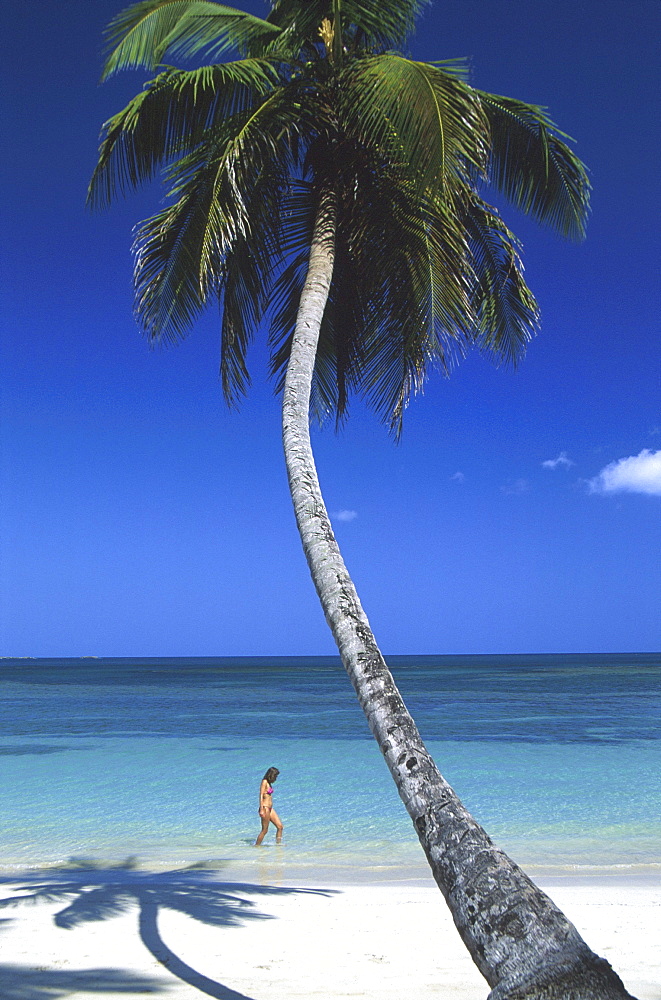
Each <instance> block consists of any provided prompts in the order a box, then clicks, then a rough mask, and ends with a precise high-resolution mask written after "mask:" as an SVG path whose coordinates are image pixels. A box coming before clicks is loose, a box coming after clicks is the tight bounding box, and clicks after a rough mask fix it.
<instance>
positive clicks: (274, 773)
mask: <svg viewBox="0 0 661 1000" xmlns="http://www.w3.org/2000/svg"><path fill="white" fill-rule="evenodd" d="M279 774H280V772H279V771H278V769H277V767H270V768H269V769H268V771H267V772H266V774H265V775H264V781H268V783H269V785H270V784H271V782H272V781H275V779H276V778H277V777H278V775H279Z"/></svg>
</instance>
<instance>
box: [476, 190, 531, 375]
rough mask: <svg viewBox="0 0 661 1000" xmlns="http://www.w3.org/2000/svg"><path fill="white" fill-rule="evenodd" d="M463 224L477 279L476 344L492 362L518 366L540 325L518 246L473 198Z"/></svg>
mask: <svg viewBox="0 0 661 1000" xmlns="http://www.w3.org/2000/svg"><path fill="white" fill-rule="evenodd" d="M464 224H465V226H466V230H467V233H468V235H469V239H470V249H471V264H472V270H473V273H474V275H475V286H474V288H473V291H472V294H471V297H472V300H473V302H474V306H475V310H476V313H477V327H476V330H475V334H476V337H475V342H476V344H477V346H478V347H479V348H480V349H481V350H484V351H487V352H488V353H489V354H491V355H492V357H493V358H494V360H495V361H496V362H502V361H504V362H506V363H511V364H514V365H516V364H517V362H518V361H519V360H520V359H521V358H522V356H523V354H524V353H525V350H526V348H527V346H528V343H529V342H530V340H531V339H532V337H533V336H534V334H535V332H536V330H537V326H538V322H539V309H538V306H537V302H536V301H535V298H534V296H533V294H532V292H531V291H530V289H529V288H528V285H527V284H526V282H525V280H524V277H523V265H522V263H521V258H520V256H519V251H520V246H519V243H518V241H517V239H516V237H515V236H514V234H513V233H512V232H510V230H509V229H508V227H507V226H506V225H505V223H504V222H503V221H502V219H501V218H500V216H499V215H498V213H497V212H496V211H495V209H493V208H492V207H491V206H490V205H487V204H486V203H485V202H483V201H482V200H481V199H479V198H477V197H474V198H472V199H470V201H468V202H467V204H466V213H465V217H464Z"/></svg>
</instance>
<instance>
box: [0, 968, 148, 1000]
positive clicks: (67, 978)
mask: <svg viewBox="0 0 661 1000" xmlns="http://www.w3.org/2000/svg"><path fill="white" fill-rule="evenodd" d="M165 990H167V986H165V985H164V984H163V983H162V982H159V981H158V980H156V979H152V978H151V977H149V976H140V975H135V974H134V973H131V972H124V971H122V970H121V969H34V968H29V967H27V966H22V965H0V996H1V997H2V998H3V1000H58V998H60V997H68V996H70V995H71V994H72V993H82V992H85V993H99V994H102V993H112V994H113V995H116V994H117V993H133V994H135V993H144V994H156V993H162V992H164V991H165Z"/></svg>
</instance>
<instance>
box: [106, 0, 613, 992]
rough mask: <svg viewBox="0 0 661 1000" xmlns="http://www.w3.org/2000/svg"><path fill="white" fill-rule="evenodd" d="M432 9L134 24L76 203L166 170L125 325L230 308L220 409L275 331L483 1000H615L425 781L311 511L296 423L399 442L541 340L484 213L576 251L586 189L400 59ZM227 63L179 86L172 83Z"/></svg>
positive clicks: (184, 4)
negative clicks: (434, 409)
mask: <svg viewBox="0 0 661 1000" xmlns="http://www.w3.org/2000/svg"><path fill="white" fill-rule="evenodd" d="M423 6H424V2H423V0H273V2H272V3H271V9H270V12H269V13H268V15H267V17H266V18H265V19H260V18H257V17H255V16H253V15H249V14H246V13H244V12H241V11H238V10H236V9H234V8H230V7H227V6H223V5H220V4H216V3H214V2H211V0H143V2H141V3H138V4H136V5H134V6H132V7H130V8H128V10H126V11H124V12H123V13H121V14H120V15H118V17H117V18H116V19H115V20H114V21H113V22H112V24H111V25H110V28H109V55H108V59H107V63H106V67H105V76H108V75H110V74H113V73H115V72H117V71H120V70H126V69H131V68H134V67H138V66H139V67H146V68H148V69H150V70H152V71H155V70H157V69H158V68H159V67H160V68H161V69H160V72H158V73H157V75H156V76H155V77H154V79H153V80H151V82H149V83H148V84H147V85H146V86H145V88H144V90H143V91H142V92H141V93H139V94H138V95H137V96H136V97H135V98H134V99H133V100H132V101H131V102H130V103H129V104H128V106H127V107H126V108H125V109H124V110H123V111H121V112H119V114H117V115H115V116H114V117H113V118H111V119H110V121H109V122H107V123H106V125H105V128H104V133H103V136H102V143H101V148H100V153H99V160H98V165H97V168H96V170H95V172H94V175H93V178H92V182H91V187H90V200H91V202H92V204H93V205H98V206H101V205H105V204H107V203H108V202H110V201H111V200H112V199H113V198H114V197H116V196H117V195H118V194H119V193H122V192H123V191H125V190H127V189H130V188H133V187H135V186H136V185H138V184H141V183H143V182H144V181H146V180H148V179H150V178H152V177H153V176H154V174H155V173H156V172H157V171H159V170H162V171H163V172H164V176H165V180H166V183H167V185H168V201H167V204H166V207H164V208H163V209H162V210H161V211H159V212H158V213H157V214H156V215H154V216H152V217H151V218H149V219H147V220H146V221H145V222H144V223H142V225H141V226H140V227H139V229H138V232H137V238H136V242H135V254H136V263H135V289H136V300H135V301H136V316H137V319H138V322H139V324H140V325H141V327H142V329H143V330H144V332H145V333H146V335H147V336H148V337H149V339H150V340H152V341H158V340H176V339H178V338H179V337H180V336H182V335H184V334H185V333H186V332H187V331H188V329H189V328H190V326H191V324H192V323H193V321H194V320H195V318H196V316H197V315H198V314H199V312H200V311H201V310H202V309H203V307H204V306H205V305H206V304H207V303H208V302H209V301H210V300H212V299H219V300H220V303H221V306H222V329H221V376H222V385H223V391H224V393H225V397H226V399H227V401H228V403H229V404H231V405H234V404H236V403H237V402H238V400H239V399H240V397H241V395H242V394H243V393H244V392H246V391H247V388H248V385H249V375H248V371H247V367H246V350H247V346H248V344H249V342H250V338H251V336H252V334H253V333H254V331H255V330H256V329H257V328H258V327H259V326H260V323H261V322H262V320H263V319H264V317H265V316H268V318H269V320H270V330H271V333H270V346H271V367H272V373H273V375H274V377H275V380H276V387H277V389H278V390H279V391H281V392H282V424H283V441H284V451H285V459H286V464H287V471H288V476H289V484H290V489H291V495H292V499H293V504H294V510H295V514H296V519H297V523H298V528H299V531H300V535H301V539H302V543H303V548H304V551H305V555H306V558H307V561H308V565H309V568H310V572H311V575H312V578H313V581H314V584H315V587H316V589H317V593H318V595H319V598H320V601H321V604H322V606H323V609H324V613H325V615H326V619H327V621H328V624H329V626H330V628H331V630H332V633H333V636H334V638H335V641H336V642H337V645H338V648H339V651H340V655H341V658H342V662H343V664H344V666H345V668H346V670H347V672H348V674H349V676H350V678H351V681H352V683H353V686H354V688H355V690H356V694H357V696H358V700H359V702H360V704H361V706H362V708H363V710H364V712H365V714H366V716H367V720H368V723H369V725H370V728H371V730H372V733H373V735H374V737H375V738H376V740H377V742H378V745H379V747H380V749H381V751H382V753H383V756H384V758H385V760H386V763H387V765H388V768H389V769H390V772H391V775H392V777H393V778H394V780H395V783H396V785H397V788H398V790H399V794H400V796H401V798H402V800H403V802H404V805H405V806H406V808H407V810H408V812H409V815H410V816H411V819H412V821H413V824H414V827H415V829H416V832H417V834H418V837H419V839H420V842H421V844H422V847H423V850H424V851H425V854H426V856H427V859H428V861H429V864H430V866H431V869H432V872H433V875H434V878H435V880H436V882H437V883H438V885H439V887H440V889H441V891H442V893H443V895H444V897H445V899H446V900H447V902H448V904H449V906H450V909H451V911H452V914H453V917H454V920H455V923H456V926H457V928H458V930H459V933H460V934H461V936H462V938H463V940H464V943H465V944H466V947H467V948H468V950H469V952H470V954H471V956H472V958H473V960H474V961H475V963H476V965H477V966H478V968H479V969H480V971H481V972H482V974H483V975H484V977H485V978H486V980H487V982H488V983H489V985H490V986H491V987H492V992H491V994H490V1000H505V998H507V1000H523V998H533V997H534V998H542V997H544V998H547V997H548V998H563V1000H570V998H579V997H580V998H581V1000H588V998H595V1000H596V998H599V1000H605V998H616V997H617V998H623V997H627V996H628V994H627V993H626V991H625V989H624V986H623V985H622V983H621V981H620V979H619V978H618V977H617V975H616V974H615V973H614V972H613V971H612V969H611V968H610V966H609V964H608V963H607V962H606V961H604V960H603V959H600V958H598V957H597V956H596V955H595V954H594V953H593V952H592V951H591V950H590V949H589V948H588V946H587V945H586V944H585V943H584V942H583V940H582V939H581V937H580V936H579V934H578V932H577V931H576V929H575V928H574V927H573V925H572V924H571V923H570V922H569V921H568V920H567V919H566V918H565V917H564V915H563V914H562V913H561V912H560V911H559V910H558V909H557V907H556V906H555V905H554V904H553V903H552V901H551V900H550V899H549V898H548V897H547V896H546V895H545V894H544V893H542V892H541V891H540V890H539V889H538V888H537V887H536V886H535V885H534V884H533V883H532V882H531V881H530V879H529V878H528V877H527V876H526V875H525V873H524V872H522V871H521V869H520V868H519V867H518V866H517V865H516V864H515V863H514V862H513V861H511V860H510V859H509V858H508V857H507V856H506V855H505V854H504V853H503V852H502V851H501V850H500V849H498V848H497V847H496V846H495V845H494V844H493V843H492V841H491V840H490V838H489V837H488V836H487V834H486V833H485V831H484V830H483V829H482V828H481V827H480V826H479V824H478V823H477V822H476V821H475V820H474V819H473V818H472V816H471V815H470V814H469V813H468V812H467V810H466V809H465V808H464V806H463V805H462V803H461V802H460V800H459V799H458V797H457V795H456V794H455V792H454V791H453V790H452V789H451V788H450V786H449V785H448V783H447V782H446V781H445V780H444V778H443V777H442V775H441V774H440V773H439V770H438V768H437V767H436V765H435V763H434V762H433V760H432V759H431V757H430V755H429V753H428V751H427V750H426V748H425V746H424V744H423V742H422V740H421V738H420V734H419V733H418V730H417V728H416V726H415V723H414V721H413V719H412V718H411V716H410V715H409V713H408V711H407V709H406V707H405V705H404V702H403V701H402V698H401V696H400V694H399V691H398V690H397V687H396V686H395V683H394V681H393V678H392V676H391V674H390V672H389V670H388V668H387V666H386V663H385V661H384V658H383V656H382V654H381V652H380V650H379V648H378V646H377V643H376V640H375V638H374V636H373V634H372V631H371V629H370V626H369V622H368V619H367V617H366V615H365V612H364V611H363V608H362V606H361V604H360V601H359V598H358V595H357V593H356V590H355V587H354V585H353V583H352V581H351V578H350V576H349V574H348V572H347V569H346V567H345V565H344V562H343V560H342V556H341V554H340V551H339V548H338V546H337V542H336V540H335V537H334V534H333V530H332V527H331V523H330V519H329V517H328V513H327V511H326V508H325V505H324V501H323V497H322V494H321V490H320V487H319V482H318V478H317V473H316V469H315V463H314V458H313V455H312V450H311V445H310V435H309V423H310V417H311V416H313V417H315V418H317V419H322V420H323V419H324V418H326V417H328V416H333V417H334V418H335V420H336V422H341V421H342V420H343V419H344V418H345V417H346V415H347V413H348V406H349V402H350V399H351V397H352V396H355V395H358V394H359V395H361V396H362V397H363V398H364V399H366V400H367V402H368V404H370V405H371V406H372V407H373V408H374V409H375V410H376V412H377V413H378V415H379V416H380V417H381V418H382V419H383V420H384V421H385V422H386V424H387V425H388V426H389V427H390V429H391V430H392V432H393V433H394V434H395V435H398V434H399V433H400V431H401V425H402V419H403V414H404V410H405V407H406V405H407V402H408V400H409V397H410V395H411V394H412V393H415V392H416V391H417V390H419V389H420V388H421V387H422V385H423V383H424V380H425V378H426V376H427V375H428V373H429V371H430V370H431V369H433V368H435V367H436V368H440V370H441V371H444V372H448V371H449V370H450V368H451V366H452V364H453V363H454V362H455V361H456V360H457V359H458V358H460V357H461V356H462V355H464V354H465V353H466V351H467V350H469V349H470V348H473V347H477V348H478V349H480V350H483V351H485V352H486V353H487V354H491V355H493V356H494V357H495V358H496V359H497V360H504V361H510V362H516V361H517V360H518V359H519V358H520V357H521V356H522V354H523V352H524V350H525V347H526V344H527V342H528V341H529V339H530V337H531V336H532V334H533V332H534V330H535V327H536V324H537V319H538V316H537V306H536V303H535V300H534V298H533V296H532V293H531V292H530V290H529V289H528V287H527V285H526V283H525V281H524V279H523V275H522V269H521V264H520V260H519V255H518V244H517V242H516V239H515V237H514V236H513V234H512V233H511V232H510V230H509V229H508V228H507V226H506V225H505V223H504V222H503V221H502V219H501V217H500V215H499V214H498V212H497V211H496V209H495V208H493V207H492V206H491V205H490V204H489V203H488V202H487V201H486V200H485V199H484V197H483V192H484V190H485V189H486V187H487V186H488V185H489V184H491V185H493V186H494V187H495V188H497V189H499V190H500V191H501V192H503V193H504V194H505V195H506V196H507V198H508V199H509V200H510V201H511V202H512V203H513V204H514V205H515V206H517V207H518V208H520V209H522V210H524V211H525V212H527V213H528V214H530V215H531V216H532V217H534V218H535V219H537V220H538V221H539V222H541V223H544V224H548V225H550V226H552V227H553V228H555V229H556V230H557V231H559V232H560V233H561V234H562V235H565V236H568V237H581V236H582V235H583V230H584V224H585V219H586V214H587V205H588V191H589V185H588V181H587V176H586V172H585V169H584V167H583V165H582V164H581V162H580V160H578V158H577V157H576V156H575V155H574V153H573V152H572V150H571V149H570V147H569V145H568V143H567V142H566V141H565V140H566V139H567V136H564V135H563V133H561V132H559V131H558V129H557V128H556V127H555V126H554V124H553V122H552V121H551V120H550V119H549V118H548V117H547V115H546V114H545V112H544V111H543V110H542V109H541V108H539V107H537V106H534V105H530V104H525V103H523V102H521V101H517V100H513V99H510V98H505V97H501V96H498V95H493V94H488V93H484V92H482V91H479V90H476V89H475V88H472V87H471V86H470V85H469V82H468V79H467V74H466V68H465V66H464V65H463V64H462V63H461V62H458V61H449V62H443V63H420V62H417V61H415V60H413V59H411V58H408V57H405V56H404V55H402V54H400V52H398V51H397V50H396V47H399V48H400V49H401V47H402V45H403V44H404V42H405V40H406V38H407V37H408V36H409V34H410V33H411V31H412V29H413V26H414V22H415V20H416V17H417V15H418V14H419V13H420V11H421V9H422V7H423ZM230 51H233V52H235V53H236V54H237V55H238V58H237V59H236V60H228V61H214V62H212V63H210V64H208V65H203V66H202V67H197V68H193V69H188V70H184V69H175V68H172V67H171V66H169V65H165V60H166V59H182V60H186V59H191V60H196V61H198V62H199V61H200V59H201V58H202V57H204V58H206V59H214V60H216V59H218V58H219V57H220V56H221V55H222V54H223V53H225V52H230Z"/></svg>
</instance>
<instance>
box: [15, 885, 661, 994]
mask: <svg viewBox="0 0 661 1000" xmlns="http://www.w3.org/2000/svg"><path fill="white" fill-rule="evenodd" d="M61 875H62V878H63V879H64V878H65V874H64V873H61ZM36 881H37V880H36V879H34V882H35V885H36ZM276 882H277V880H276V881H274V882H273V883H271V884H265V885H264V886H261V887H260V886H254V885H253V886H251V885H250V884H242V883H230V882H223V881H222V880H221V873H219V872H215V873H209V875H208V876H206V875H205V877H204V879H203V885H202V888H201V889H200V888H199V886H198V888H194V889H193V890H192V896H191V891H190V889H189V890H187V889H186V886H185V885H183V884H182V883H181V881H179V882H176V884H174V885H171V886H169V887H168V886H165V887H163V886H162V885H161V886H159V885H158V884H157V883H156V882H154V883H153V884H150V883H149V880H148V879H147V881H146V882H140V884H139V886H138V887H137V888H136V887H135V886H134V887H133V888H131V887H129V888H128V889H126V890H125V889H123V888H122V887H121V886H120V885H114V886H110V885H107V884H106V885H97V886H85V887H84V889H83V891H82V892H78V893H75V892H74V893H73V894H72V895H71V896H70V897H69V898H68V899H67V898H60V899H58V900H51V901H48V900H47V901H42V900H40V901H38V902H33V903H28V902H27V901H25V902H20V903H18V905H16V906H11V907H6V906H4V907H3V911H2V920H0V945H1V948H2V950H1V954H2V961H1V964H0V997H2V1000H57V998H61V997H73V998H75V1000H93V998H94V1000H98V998H100V997H104V998H107V1000H120V998H122V1000H138V998H141V997H144V996H145V995H152V996H154V997H159V996H162V997H163V998H165V1000H197V998H200V997H203V996H211V997H216V998H218V1000H246V998H250V1000H296V998H301V1000H303V998H317V997H319V998H328V1000H348V998H356V997H358V998H365V1000H401V998H402V997H415V998H416V1000H431V998H441V997H442V998H443V1000H484V998H485V997H486V996H487V994H488V986H487V984H486V982H485V981H484V980H483V979H482V977H481V976H480V974H479V973H478V972H477V970H476V969H475V967H474V966H473V963H472V962H471V960H470V958H469V956H468V953H467V952H466V950H465V948H464V946H463V944H462V942H461V940H460V939H459V936H458V934H457V932H456V930H455V929H454V926H453V924H452V921H451V918H450V915H449V912H448V910H447V908H446V906H445V903H444V901H443V899H442V897H441V895H440V893H439V891H438V890H437V889H436V887H435V886H434V884H433V883H432V882H431V881H430V882H429V884H420V885H402V884H399V885H336V886H334V887H332V888H331V887H330V886H324V887H319V888H317V889H316V891H313V890H314V887H313V886H312V885H311V884H310V885H308V886H307V887H305V888H303V889H301V891H297V892H291V891H286V890H288V889H290V888H291V886H287V884H286V883H285V884H284V885H283V884H280V885H278V884H276ZM20 885H22V886H24V887H25V886H26V885H27V883H26V882H23V883H20ZM35 885H32V886H31V887H30V889H29V890H28V891H27V892H26V891H25V888H23V889H19V888H18V886H19V883H17V884H16V885H12V884H5V885H3V886H2V887H1V888H0V897H1V898H2V899H8V898H16V896H17V894H19V893H20V894H21V895H23V894H25V895H26V896H28V897H29V896H30V895H32V894H33V893H34V889H35ZM60 888H61V886H60ZM299 888H300V887H299ZM544 888H545V889H546V890H547V891H548V892H549V894H550V895H551V896H552V898H553V899H555V901H556V902H557V903H558V905H559V906H560V907H561V908H562V909H563V910H564V912H565V913H566V914H567V915H568V916H569V917H570V919H571V920H573V922H574V923H575V924H576V926H577V927H578V929H579V930H580V932H581V933H582V934H583V936H584V938H585V939H586V941H587V942H588V943H589V945H590V946H591V947H592V948H593V949H594V950H595V951H597V952H598V953H599V954H601V955H602V956H604V957H605V958H607V959H608V960H609V961H610V962H611V964H612V965H613V966H614V968H615V969H616V970H617V972H618V973H619V974H620V976H621V977H622V979H623V980H624V982H625V985H626V986H627V988H628V989H629V991H630V992H631V993H633V995H634V996H636V997H638V1000H661V953H660V952H661V949H660V948H659V927H660V926H661V884H660V883H659V882H657V883H656V884H655V883H654V881H651V880H650V881H646V882H641V883H640V884H637V883H636V882H635V881H629V882H627V881H626V880H624V879H613V880H612V881H610V882H609V881H607V880H602V881H601V882H600V883H599V884H580V883H578V882H574V881H573V880H566V883H565V884H556V885H552V886H549V885H547V884H544ZM187 891H188V894H189V897H190V898H189V899H188V900H187V899H186V898H185V897H186V892H187ZM196 892H197V896H196V895H195V893H196ZM168 893H170V896H168ZM205 893H206V894H207V895H206V896H205ZM182 900H183V903H182ZM168 901H169V905H170V906H172V905H174V906H180V907H181V908H183V910H186V908H188V911H189V913H197V914H198V918H194V917H193V916H190V915H186V913H185V912H181V909H180V910H179V912H177V911H176V910H173V909H171V908H169V906H168ZM72 903H73V905H71V904H72ZM67 907H70V909H69V911H68V916H67V915H66V914H65V916H64V918H63V917H62V916H61V917H60V918H59V919H60V922H62V920H63V919H64V922H65V923H66V922H67V921H69V922H72V923H73V926H69V927H66V926H65V927H63V926H58V925H57V924H56V923H55V919H54V918H55V917H56V915H57V914H58V913H62V911H63V910H65V909H66V908H67ZM196 908H197V909H196ZM141 911H142V916H141V917H140V916H139V914H140V912H141ZM155 917H156V920H155V919H154V918H155ZM209 920H212V921H213V922H205V921H209ZM229 924H233V925H232V926H230V925H229ZM157 956H158V957H157ZM159 957H160V959H161V960H162V961H159Z"/></svg>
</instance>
